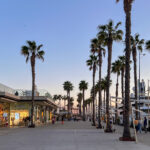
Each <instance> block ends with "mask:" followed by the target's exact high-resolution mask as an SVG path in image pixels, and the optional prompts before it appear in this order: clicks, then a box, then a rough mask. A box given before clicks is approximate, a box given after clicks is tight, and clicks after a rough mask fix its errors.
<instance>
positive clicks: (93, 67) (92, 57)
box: [86, 54, 98, 126]
mask: <svg viewBox="0 0 150 150" xmlns="http://www.w3.org/2000/svg"><path fill="white" fill-rule="evenodd" d="M86 63H87V66H88V67H89V70H92V71H93V95H92V98H93V119H92V121H93V124H92V125H93V126H95V74H96V69H97V64H98V59H97V57H96V56H95V55H94V54H93V55H90V59H89V60H87V61H86Z"/></svg>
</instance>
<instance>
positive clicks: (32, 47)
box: [21, 41, 45, 127]
mask: <svg viewBox="0 0 150 150" xmlns="http://www.w3.org/2000/svg"><path fill="white" fill-rule="evenodd" d="M42 46H43V45H42V44H41V45H38V46H37V44H36V42H35V41H27V45H24V46H22V48H21V54H22V55H24V56H25V57H26V63H27V62H28V61H30V64H31V70H32V107H31V125H30V127H35V125H34V122H33V118H34V94H35V63H36V59H41V60H43V61H44V54H45V52H44V51H43V50H41V48H42Z"/></svg>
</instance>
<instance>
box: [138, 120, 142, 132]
mask: <svg viewBox="0 0 150 150" xmlns="http://www.w3.org/2000/svg"><path fill="white" fill-rule="evenodd" d="M138 131H139V132H140V133H142V120H141V119H140V120H139V121H138Z"/></svg>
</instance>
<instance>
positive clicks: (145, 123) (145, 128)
mask: <svg viewBox="0 0 150 150" xmlns="http://www.w3.org/2000/svg"><path fill="white" fill-rule="evenodd" d="M144 131H145V133H147V118H146V117H144Z"/></svg>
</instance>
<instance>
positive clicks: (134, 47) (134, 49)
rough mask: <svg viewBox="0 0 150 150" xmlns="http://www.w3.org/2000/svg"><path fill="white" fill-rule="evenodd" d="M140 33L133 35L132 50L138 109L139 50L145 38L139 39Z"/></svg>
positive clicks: (136, 106) (141, 48) (136, 105)
mask: <svg viewBox="0 0 150 150" xmlns="http://www.w3.org/2000/svg"><path fill="white" fill-rule="evenodd" d="M139 36H140V35H139V34H135V36H134V37H133V36H131V50H132V57H133V62H134V85H135V100H136V101H135V108H136V109H138V103H137V99H138V95H137V50H139V51H140V52H142V51H143V44H144V39H141V40H140V39H139ZM136 120H138V111H136Z"/></svg>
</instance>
